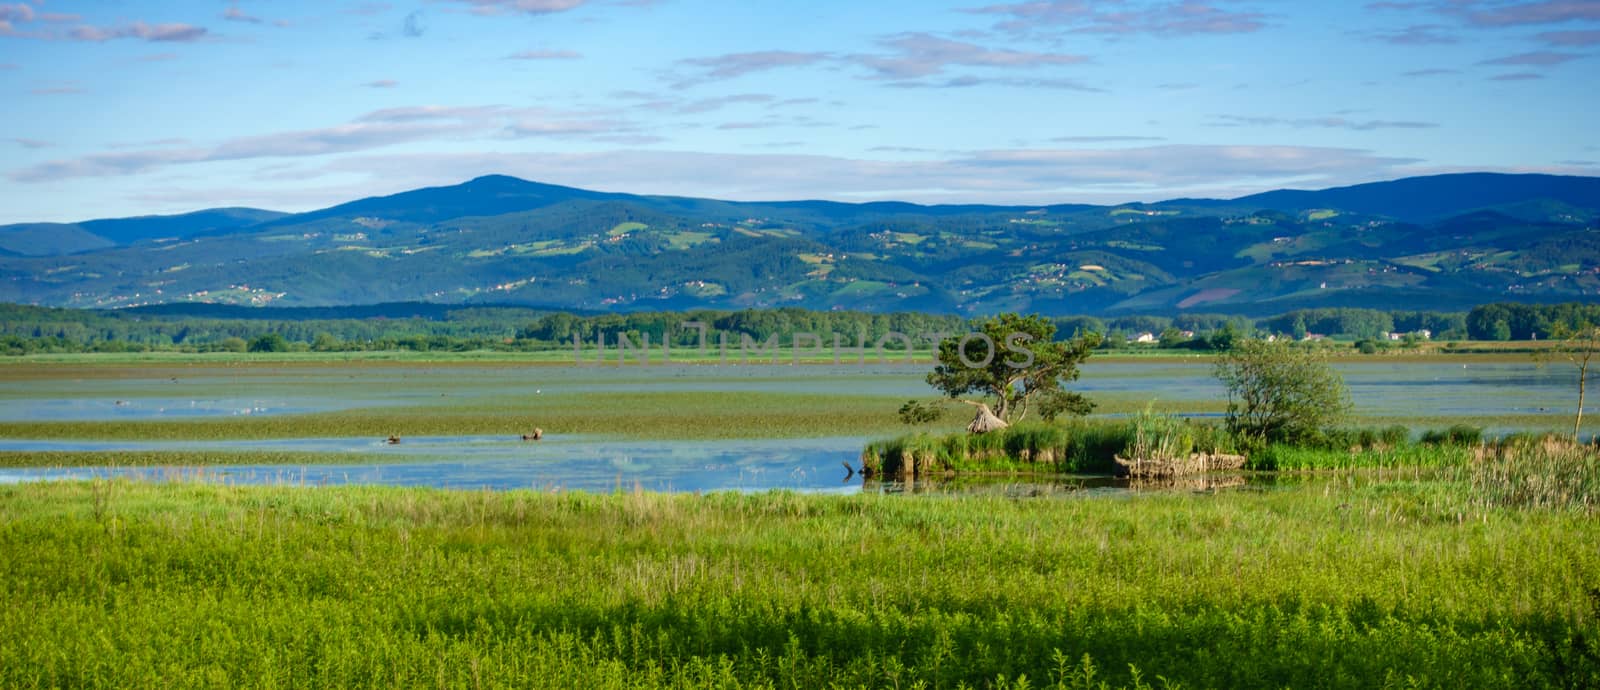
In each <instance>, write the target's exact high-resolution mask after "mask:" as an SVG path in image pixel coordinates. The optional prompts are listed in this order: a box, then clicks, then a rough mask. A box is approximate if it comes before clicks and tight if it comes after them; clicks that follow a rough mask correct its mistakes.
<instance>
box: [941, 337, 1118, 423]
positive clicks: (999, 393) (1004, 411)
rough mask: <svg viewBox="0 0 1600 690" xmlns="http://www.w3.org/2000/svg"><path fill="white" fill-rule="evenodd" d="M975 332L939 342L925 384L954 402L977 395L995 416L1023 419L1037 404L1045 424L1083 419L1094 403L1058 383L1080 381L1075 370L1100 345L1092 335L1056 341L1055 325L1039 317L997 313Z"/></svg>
mask: <svg viewBox="0 0 1600 690" xmlns="http://www.w3.org/2000/svg"><path fill="white" fill-rule="evenodd" d="M974 326H975V329H974V330H973V332H971V333H968V334H964V335H961V336H955V337H951V338H946V339H945V340H944V341H943V342H940V343H939V355H938V358H939V363H938V365H937V366H935V367H934V369H933V373H930V374H928V385H931V386H933V387H934V388H937V389H939V391H941V392H943V393H944V394H945V395H946V396H947V397H949V398H950V399H952V400H961V401H962V402H969V403H973V404H977V403H978V402H980V401H972V400H964V399H963V396H969V395H979V396H982V397H983V398H984V400H983V401H981V402H984V403H987V404H989V405H990V406H991V407H992V408H993V409H994V413H995V415H996V416H998V417H1000V418H1001V419H1003V420H1005V421H1007V422H1014V421H1018V420H1021V419H1022V418H1024V417H1026V416H1027V414H1028V408H1029V407H1030V406H1031V405H1034V404H1036V403H1037V404H1038V405H1039V407H1040V409H1041V411H1042V414H1043V415H1044V417H1045V418H1046V419H1053V418H1055V417H1056V416H1057V415H1061V414H1087V413H1088V412H1089V411H1090V410H1092V409H1094V404H1093V403H1091V402H1089V400H1088V399H1086V398H1084V397H1083V396H1082V395H1079V394H1077V393H1072V392H1070V391H1067V390H1066V389H1065V388H1063V386H1062V384H1063V383H1065V382H1068V381H1074V380H1077V378H1078V374H1079V372H1078V365H1079V364H1081V363H1083V361H1084V360H1086V359H1088V358H1089V354H1090V353H1091V352H1092V351H1093V350H1094V348H1095V347H1096V346H1098V345H1099V344H1100V336H1099V335H1098V334H1095V333H1090V334H1088V335H1082V336H1077V337H1074V338H1072V339H1071V340H1067V341H1062V342H1057V341H1056V340H1055V339H1054V338H1055V334H1056V327H1055V324H1054V323H1052V322H1051V321H1049V320H1048V319H1045V318H1044V317H1041V316H1020V315H1017V314H1001V315H999V316H995V317H992V318H987V319H983V320H981V321H978V322H976V323H974Z"/></svg>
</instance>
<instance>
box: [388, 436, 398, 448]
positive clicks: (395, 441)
mask: <svg viewBox="0 0 1600 690" xmlns="http://www.w3.org/2000/svg"><path fill="white" fill-rule="evenodd" d="M388 443H389V445H391V446H398V445H400V434H389V440H388Z"/></svg>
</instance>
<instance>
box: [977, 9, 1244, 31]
mask: <svg viewBox="0 0 1600 690" xmlns="http://www.w3.org/2000/svg"><path fill="white" fill-rule="evenodd" d="M966 11H967V12H972V13H976V14H986V15H996V16H1001V17H1006V19H1004V20H1003V21H1001V22H1000V23H998V24H996V25H995V28H996V29H999V30H1001V31H1006V32H1009V33H1014V34H1038V33H1049V32H1051V31H1056V32H1067V33H1087V34H1105V35H1136V34H1145V35H1152V36H1164V37H1172V36H1190V35H1196V34H1237V33H1250V32H1254V31H1259V30H1261V29H1263V28H1266V26H1267V16H1266V15H1265V14H1262V13H1259V12H1249V11H1240V10H1232V9H1227V8H1224V7H1221V6H1219V4H1218V3H1216V2H1200V1H1199V0H1183V1H1181V2H1126V1H1119V2H1103V3H1094V2H1088V1H1087V0H1043V1H1036V2H1021V3H1010V4H1000V5H989V6H986V7H977V8H971V9H968V10H966Z"/></svg>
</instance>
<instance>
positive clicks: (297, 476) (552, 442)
mask: <svg viewBox="0 0 1600 690" xmlns="http://www.w3.org/2000/svg"><path fill="white" fill-rule="evenodd" d="M865 441H866V440H865V439H862V438H824V439H784V440H768V439H761V440H719V441H616V440H602V439H594V438H577V437H574V438H565V439H562V438H557V439H547V440H545V441H540V442H522V441H517V440H507V439H505V438H504V437H471V436H468V437H416V438H411V437H408V438H405V439H403V440H402V442H401V443H400V444H399V445H394V446H391V445H387V444H386V443H384V442H382V441H373V440H370V439H276V440H261V441H229V442H198V441H196V442H187V441H174V442H120V441H16V440H9V439H0V450H33V451H43V450H63V451H72V450H76V451H152V450H196V451H205V450H262V451H280V452H285V451H308V452H328V453H361V454H364V455H369V456H372V457H373V458H374V460H375V461H374V462H372V463H365V464H362V463H355V464H340V465H320V466H319V465H308V466H300V465H249V466H228V467H207V468H203V469H193V470H177V469H174V468H170V467H145V468H105V467H100V468H55V469H18V470H13V469H0V482H16V481H27V480H35V479H65V478H73V479H81V478H89V477H133V478H140V479H154V480H160V479H167V478H181V477H195V476H198V477H200V478H204V479H208V480H213V481H224V482H236V483H243V484H263V483H265V484H306V485H324V484H390V485H398V486H433V487H447V488H484V487H487V488H492V489H529V488H531V489H580V490H585V491H611V490H616V489H619V488H620V489H622V490H629V491H631V490H633V489H634V488H635V487H638V488H641V489H645V490H651V491H720V490H734V491H759V490H767V489H792V490H797V491H812V492H815V491H856V490H859V489H860V481H859V479H857V480H856V481H853V482H846V481H845V468H844V465H843V463H845V462H849V463H850V464H852V465H857V464H859V462H858V458H859V456H860V453H861V447H862V445H863V444H864V443H865Z"/></svg>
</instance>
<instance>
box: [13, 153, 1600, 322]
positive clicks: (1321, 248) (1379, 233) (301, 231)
mask: <svg viewBox="0 0 1600 690" xmlns="http://www.w3.org/2000/svg"><path fill="white" fill-rule="evenodd" d="M165 240H170V241H165ZM0 276H3V277H4V278H5V279H4V280H0V301H11V302H22V303H34V304H41V305H50V306H79V307H115V306H121V307H130V306H140V305H152V304H168V303H184V302H205V303H216V304H226V305H236V306H237V307H238V308H249V307H256V306H263V305H272V306H283V307H304V308H315V307H327V306H335V305H360V304H377V303H393V302H417V303H436V304H490V303H493V304H517V305H528V306H536V307H540V308H559V309H569V310H580V311H590V312H599V311H618V310H640V309H666V308H672V309H688V308H694V307H717V308H739V307H774V306H803V307H811V308H819V309H832V308H839V309H865V310H884V311H888V310H898V309H918V310H925V311H945V312H961V313H986V312H992V311H997V310H1031V311H1039V312H1046V313H1054V314H1067V313H1118V312H1139V311H1145V312H1150V311H1158V312H1171V311H1219V312H1230V313H1251V312H1278V311H1284V310H1286V309H1289V308H1297V307H1305V306H1370V307H1388V308H1406V309H1420V308H1440V309H1445V308H1449V309H1454V308H1461V307H1464V306H1470V305H1472V304H1474V303H1479V302H1490V301H1504V300H1528V301H1548V300H1561V299H1593V298H1594V296H1596V295H1600V178H1591V177H1565V176H1554V175H1501V174H1492V173H1468V174H1456V175H1437V176H1431V177H1418V178H1408V179H1402V180H1395V181H1392V182H1378V183H1371V184H1363V185H1355V186H1351V187H1341V188H1336V189H1325V190H1320V191H1300V190H1280V191H1274V192H1267V193H1264V194H1255V195H1251V196H1246V197H1241V198H1238V199H1175V200H1171V201H1165V202H1160V203H1152V204H1124V205H1119V206H1090V205H1055V206H992V205H970V204H969V205H933V206H927V205H919V204H912V203H903V202H873V203H863V204H851V203H841V202H833V201H772V202H735V201H722V200H716V199H698V198H691V197H667V196H645V195H635V194H620V193H610V192H599V191H592V190H585V189H578V188H574V187H563V186H559V185H549V184H542V183H538V182H530V181H526V180H521V179H517V178H514V177H507V176H504V175H490V176H485V177H479V178H476V179H473V180H469V181H467V182H464V183H462V184H458V185H451V186H444V187H430V188H426V189H418V190H413V191H408V192H402V193H399V194H392V195H388V196H381V197H371V198H367V199H360V200H357V201H352V202H349V203H345V204H340V205H337V206H332V207H329V208H325V209H321V210H317V211H312V212H309V213H297V214H283V213H277V212H273V211H261V210H256V209H212V210H207V211H199V212H195V213H190V214H183V215H178V216H151V217H144V218H127V219H108V220H94V221H85V222H81V223H70V224H50V223H36V224H18V225H11V226H4V227H0Z"/></svg>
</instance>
